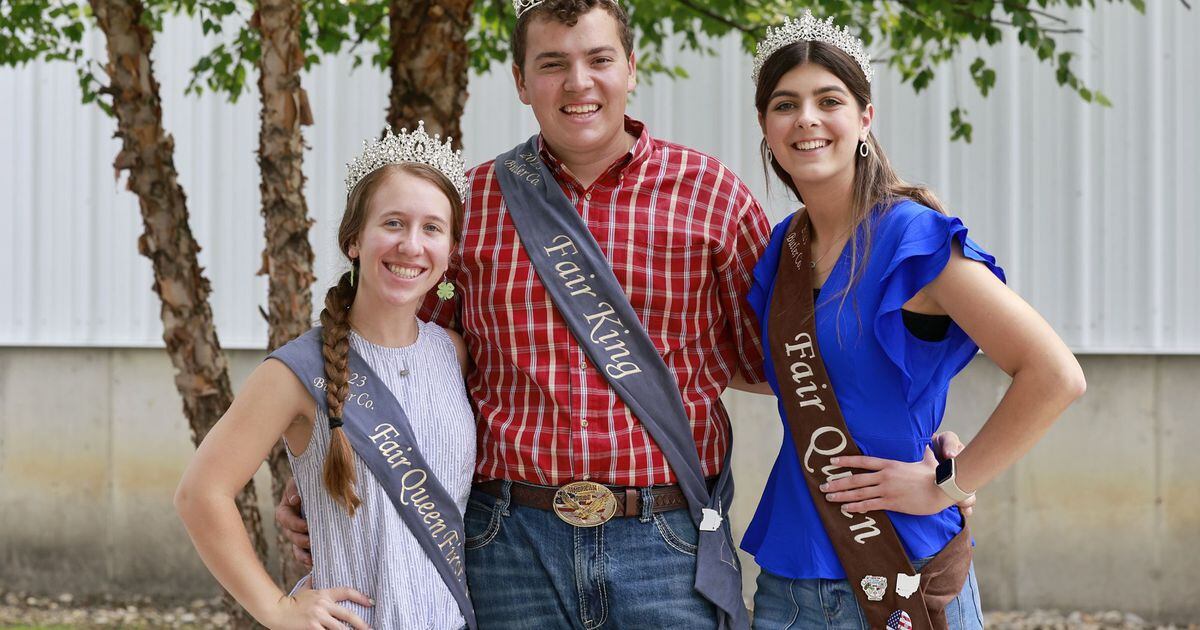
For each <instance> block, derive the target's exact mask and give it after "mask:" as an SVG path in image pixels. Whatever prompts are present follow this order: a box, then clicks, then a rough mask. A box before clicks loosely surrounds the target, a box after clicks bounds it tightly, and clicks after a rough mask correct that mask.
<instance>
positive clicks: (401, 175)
mask: <svg viewBox="0 0 1200 630" xmlns="http://www.w3.org/2000/svg"><path fill="white" fill-rule="evenodd" d="M365 210H366V212H365V217H364V221H363V224H362V229H361V230H360V231H359V233H358V236H357V237H356V238H355V239H354V240H353V241H352V242H351V244H350V246H349V248H348V251H347V255H349V256H350V258H351V259H357V260H358V263H359V277H360V278H361V280H360V281H359V285H358V293H357V297H356V301H357V300H358V299H361V298H363V297H366V298H367V299H368V300H369V301H371V302H374V303H378V304H388V305H392V306H412V305H414V304H419V303H420V301H421V300H423V299H424V298H425V294H426V293H428V292H429V290H430V289H432V288H433V286H434V285H435V284H437V283H438V282H439V281H441V279H442V274H444V273H445V272H446V265H447V262H448V260H449V258H450V252H451V250H452V249H453V248H454V245H455V241H454V236H453V233H452V230H453V229H454V214H453V208H452V205H451V203H450V199H448V198H447V197H446V193H445V192H444V191H443V190H442V189H441V188H440V187H439V186H438V185H437V184H435V183H433V182H431V181H429V180H428V179H425V178H423V177H419V176H417V175H414V174H412V173H410V172H408V171H406V170H402V169H395V170H392V171H391V172H389V173H386V174H385V175H384V177H383V179H382V180H380V181H379V183H378V185H377V186H376V187H375V189H374V190H373V191H372V193H371V196H370V198H369V199H368V200H367V203H366V208H365Z"/></svg>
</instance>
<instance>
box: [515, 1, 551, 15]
mask: <svg viewBox="0 0 1200 630" xmlns="http://www.w3.org/2000/svg"><path fill="white" fill-rule="evenodd" d="M545 1H546V0H512V3H513V9H516V11H517V19H518V20H519V19H521V15H522V14H524V13H525V12H526V11H528V10H530V9H532V8H533V7H536V6H537V5H539V4H541V3H543V2H545Z"/></svg>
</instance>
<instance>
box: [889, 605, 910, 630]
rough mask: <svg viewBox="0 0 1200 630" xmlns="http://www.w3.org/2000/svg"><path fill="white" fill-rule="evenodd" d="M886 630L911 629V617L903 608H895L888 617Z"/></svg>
mask: <svg viewBox="0 0 1200 630" xmlns="http://www.w3.org/2000/svg"><path fill="white" fill-rule="evenodd" d="M887 627H888V630H912V617H909V616H908V613H906V612H904V611H903V610H897V611H896V612H894V613H892V614H891V615H890V616H889V617H888V622H887Z"/></svg>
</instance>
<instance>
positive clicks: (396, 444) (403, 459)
mask: <svg viewBox="0 0 1200 630" xmlns="http://www.w3.org/2000/svg"><path fill="white" fill-rule="evenodd" d="M270 358H272V359H278V360H279V361H281V362H283V364H284V365H286V366H288V368H290V369H291V370H292V372H294V373H295V374H296V376H297V377H298V378H299V379H300V382H301V383H303V384H304V387H305V388H307V389H308V393H309V394H311V395H312V397H313V398H314V399H315V400H316V401H317V405H318V407H319V408H320V409H322V410H323V411H324V412H325V413H327V414H328V412H329V407H328V404H327V403H326V401H325V361H324V359H323V358H322V356H321V327H320V326H318V327H316V328H313V329H312V330H310V331H308V332H306V333H304V334H303V335H301V336H299V337H297V338H296V339H294V340H292V341H291V342H289V343H288V344H287V345H285V346H283V347H282V348H279V349H278V350H276V351H275V352H273V353H271V355H270ZM348 367H349V371H350V378H349V380H348V381H347V382H348V383H349V386H350V395H349V397H348V398H347V399H346V403H345V405H344V406H343V407H342V422H343V425H342V431H344V432H345V434H346V438H347V439H349V441H350V446H351V447H353V448H354V452H355V453H357V454H358V457H359V459H361V460H362V461H363V463H364V464H366V466H367V468H368V469H369V470H370V471H371V474H373V475H374V476H375V479H376V480H377V481H378V482H379V485H380V486H381V487H382V488H383V490H384V492H386V493H387V495H388V498H389V499H391V501H392V505H393V506H395V508H396V512H397V513H398V514H399V515H400V519H401V520H403V521H404V524H405V525H407V526H408V530H409V531H410V532H412V535H413V538H416V539H417V542H418V543H419V544H420V545H421V548H422V549H424V550H425V554H426V555H428V556H429V560H430V562H432V563H433V566H434V567H436V568H437V571H438V574H439V575H441V577H442V581H444V582H445V583H446V587H447V588H449V589H450V593H451V594H452V595H454V599H455V601H456V602H458V608H459V610H460V611H462V616H463V618H464V619H466V621H467V626H468V627H470V628H471V629H472V630H474V628H475V627H476V625H475V610H474V609H473V608H472V607H471V600H470V598H469V597H468V595H467V574H466V571H465V567H464V565H463V562H464V557H463V541H464V538H465V534H464V533H463V519H462V514H460V513H459V511H458V505H457V504H456V503H455V502H454V498H453V497H451V496H450V493H449V492H447V491H446V488H445V487H444V486H442V484H441V482H440V481H438V479H437V477H436V476H434V474H433V473H432V472H431V470H430V468H429V466H428V464H426V462H425V458H424V457H423V456H422V455H421V449H419V448H418V447H417V441H416V439H415V437H414V436H413V432H412V425H410V424H409V422H408V416H407V415H405V413H404V408H403V407H401V406H400V402H399V401H398V400H396V397H395V396H394V395H393V394H392V391H391V390H390V389H388V388H387V385H385V384H384V382H383V381H382V380H380V379H379V377H378V376H376V375H375V372H374V371H373V370H371V366H369V365H367V362H366V361H364V360H363V358H362V357H361V356H359V354H358V353H357V352H355V350H354V348H353V347H351V348H350V349H349V357H348ZM412 587H413V588H421V585H419V584H414V585H412Z"/></svg>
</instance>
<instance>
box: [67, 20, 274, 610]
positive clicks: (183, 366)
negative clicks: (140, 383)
mask: <svg viewBox="0 0 1200 630" xmlns="http://www.w3.org/2000/svg"><path fill="white" fill-rule="evenodd" d="M90 2H91V6H92V11H93V13H95V16H96V21H97V22H98V23H99V25H100V29H101V30H102V31H103V32H104V35H105V39H106V46H107V51H108V64H107V67H106V69H107V71H108V75H109V78H110V82H109V85H108V87H107V88H105V90H104V91H105V92H106V93H108V94H110V95H111V96H112V106H113V113H114V114H115V115H116V119H117V133H116V135H117V137H119V138H120V139H121V142H122V145H121V151H120V153H118V154H117V158H116V161H115V162H113V166H114V167H115V168H116V169H117V171H118V172H120V171H122V170H127V171H129V182H128V185H127V187H128V189H129V190H130V191H132V192H133V193H134V194H136V195H137V197H138V202H139V205H140V207H141V212H142V222H143V225H144V228H145V231H144V232H143V233H142V236H141V237H140V238H139V239H138V250H139V251H140V252H141V254H142V255H143V256H145V257H147V258H149V259H150V261H151V263H152V264H153V267H154V292H155V293H157V294H158V296H159V298H160V300H161V302H162V310H161V317H162V322H163V341H164V342H165V343H166V346H167V355H168V356H170V358H171V363H172V364H173V365H174V366H175V387H176V388H177V389H178V390H179V394H180V396H181V397H182V398H183V411H184V415H186V416H187V419H188V425H189V426H190V427H191V430H192V441H193V442H195V443H196V444H199V443H200V441H201V440H203V439H204V436H205V435H206V434H207V433H208V431H209V429H211V428H212V426H213V425H214V424H216V422H217V420H218V419H219V418H220V417H221V415H222V414H224V413H225V410H226V409H227V408H228V407H229V404H230V403H231V402H232V401H233V390H232V388H231V387H230V384H229V371H228V364H227V361H226V358H225V354H224V353H223V352H222V351H221V344H220V342H219V341H218V340H217V331H216V329H215V328H214V326H213V319H212V309H211V308H209V304H208V293H209V284H208V279H207V278H205V277H204V270H203V269H202V268H201V267H200V263H199V262H198V260H197V257H196V256H197V254H198V253H199V251H200V246H199V245H198V244H197V243H196V239H195V238H194V237H193V236H192V231H191V228H190V227H189V226H188V211H187V199H186V197H185V196H184V194H183V188H181V187H180V185H179V181H178V174H177V172H176V171H175V163H174V152H175V143H174V140H172V139H171V137H170V136H168V135H167V134H166V132H165V131H164V130H163V126H162V103H161V101H160V100H159V95H158V82H157V81H156V80H155V78H154V69H153V67H152V64H151V61H150V51H151V49H152V48H153V47H154V38H153V36H152V35H151V33H150V31H149V30H148V29H147V28H146V27H144V26H142V24H141V19H142V14H143V12H144V7H143V6H142V4H141V2H140V1H139V0H90ZM237 506H238V510H239V511H240V512H241V515H242V521H243V522H244V523H245V525H246V530H247V532H248V533H249V535H250V540H251V542H252V543H253V545H254V549H255V551H257V552H258V554H259V557H260V559H261V558H263V557H265V555H266V549H267V548H266V541H265V539H264V538H263V533H262V520H261V516H260V515H259V513H258V505H257V500H256V497H255V493H254V482H253V481H251V482H250V483H248V484H246V487H245V488H243V489H242V492H241V494H239V495H238V497H237ZM228 601H229V602H230V603H232V606H231V608H230V612H231V613H233V614H234V617H235V619H245V616H244V612H242V610H241V607H239V606H237V605H236V603H235V602H233V601H232V599H228Z"/></svg>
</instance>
